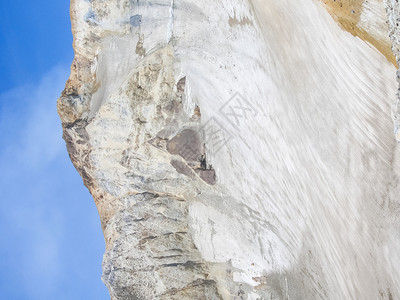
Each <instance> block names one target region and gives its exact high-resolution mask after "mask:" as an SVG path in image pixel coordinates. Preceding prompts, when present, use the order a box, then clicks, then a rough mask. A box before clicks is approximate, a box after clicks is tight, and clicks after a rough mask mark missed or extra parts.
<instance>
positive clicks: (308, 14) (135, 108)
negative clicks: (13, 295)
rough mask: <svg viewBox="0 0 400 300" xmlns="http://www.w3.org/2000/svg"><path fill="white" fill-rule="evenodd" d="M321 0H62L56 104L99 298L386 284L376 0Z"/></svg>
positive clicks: (395, 199)
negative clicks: (67, 39)
mask: <svg viewBox="0 0 400 300" xmlns="http://www.w3.org/2000/svg"><path fill="white" fill-rule="evenodd" d="M333 2H336V1H333ZM333 2H332V3H331V2H330V1H323V3H322V2H317V1H313V0H303V1H288V0H279V1H276V0H263V1H261V0H251V1H237V0H234V1H224V0H221V1H220V0H218V1H215V0H214V1H208V0H206V1H203V2H201V3H198V2H196V1H192V0H172V1H163V0H158V1H150V0H143V1H142V0H138V1H131V0H112V1H104V0H91V1H88V0H72V1H71V20H72V30H73V33H74V49H75V58H74V61H73V64H72V67H71V76H70V78H69V80H68V82H67V85H66V88H65V90H64V91H63V93H62V96H61V97H60V98H59V100H58V111H59V115H60V117H61V120H62V124H63V131H64V139H65V141H66V144H67V149H68V152H69V154H70V157H71V160H72V162H73V163H74V165H75V167H76V169H77V170H78V172H79V173H80V175H81V176H82V178H83V181H84V184H85V185H86V186H87V188H88V189H89V191H90V192H91V194H92V195H93V198H94V201H95V203H96V206H97V208H98V211H99V215H100V218H101V224H102V229H103V233H104V237H105V242H106V252H105V254H104V260H103V276H102V279H103V281H104V283H105V284H106V285H107V287H108V289H109V291H110V295H111V298H112V299H374V300H375V299H397V298H399V297H400V268H399V266H400V240H399V238H400V237H399V235H398V229H399V227H400V223H399V213H400V210H399V207H400V199H399V196H398V195H399V187H398V182H399V177H398V176H399V158H398V154H399V150H398V146H397V144H396V142H395V139H394V138H393V132H392V129H391V128H392V122H391V116H390V105H391V102H392V101H391V99H393V98H394V95H395V93H396V82H395V66H394V65H393V64H395V62H394V59H393V56H392V55H391V53H390V52H389V50H388V49H389V45H390V42H389V39H388V37H387V36H386V37H385V25H384V24H385V19H384V17H382V16H383V14H384V13H383V14H382V11H383V12H384V8H385V6H384V3H383V2H382V1H378V0H376V1H353V2H354V3H353V2H352V3H353V4H354V5H356V8H354V7H350V4H351V3H350V2H351V1H338V3H333ZM349 3H350V4H349ZM337 5H339V6H337ZM396 5H397V2H396V3H395V2H393V1H392V2H390V1H389V4H387V7H388V8H389V10H388V14H389V20H390V21H389V24H391V25H390V26H391V28H392V31H391V37H392V42H393V44H394V47H398V46H397V44H396V36H397V35H396V32H397V31H396V30H397V27H396V26H397V25H393V24H395V21H394V20H396V18H397V15H398V14H397V11H396V10H395V9H393V10H392V9H391V8H392V7H393V8H394V7H395V6H396ZM348 10H350V11H348ZM352 11H354V12H352ZM328 12H329V13H331V15H332V16H333V18H332V17H331V15H330V14H329V13H328ZM335 21H337V22H335ZM396 24H397V23H396ZM346 30H347V31H346ZM348 31H349V32H350V33H349V32H348ZM377 49H378V50H379V51H381V52H379V51H377ZM396 55H397V56H398V53H397V52H396ZM396 120H397V119H396V118H395V122H397V121H396Z"/></svg>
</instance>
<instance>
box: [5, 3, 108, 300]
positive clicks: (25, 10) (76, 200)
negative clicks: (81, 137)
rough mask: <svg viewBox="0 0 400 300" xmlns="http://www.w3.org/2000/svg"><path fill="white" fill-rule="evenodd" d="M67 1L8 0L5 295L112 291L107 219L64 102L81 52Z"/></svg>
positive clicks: (104, 295)
mask: <svg viewBox="0 0 400 300" xmlns="http://www.w3.org/2000/svg"><path fill="white" fill-rule="evenodd" d="M68 2H69V1H66V0H64V1H54V0H53V1H49V0H40V1H26V0H25V1H22V0H13V1H1V2H0V46H1V48H0V49H1V50H0V51H1V55H0V60H1V61H0V63H1V65H0V66H1V72H0V77H1V78H0V167H1V172H0V195H1V197H0V201H1V205H0V240H1V246H0V293H1V298H2V299H8V300H12V299H41V300H43V299H74V300H75V299H85V300H86V299H109V296H108V292H107V289H106V288H105V286H104V285H103V283H102V282H101V279H100V276H101V261H102V255H103V252H104V240H103V236H102V232H101V227H100V221H99V217H98V214H97V210H96V207H95V205H94V202H93V200H92V198H91V196H90V194H89V193H88V191H87V189H86V188H85V187H84V186H83V184H82V180H81V178H80V177H79V174H78V173H77V172H76V170H75V169H74V167H73V166H72V163H71V162H70V160H69V158H68V154H67V152H66V148H65V143H64V141H63V140H62V137H61V136H62V131H61V124H60V120H59V118H58V115H57V110H56V100H57V98H58V97H59V95H60V93H61V91H62V89H63V87H64V85H65V82H66V80H67V78H68V75H69V66H70V63H71V62H72V58H73V49H72V36H71V33H70V21H69V3H68Z"/></svg>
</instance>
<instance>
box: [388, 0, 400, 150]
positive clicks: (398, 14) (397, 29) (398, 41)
mask: <svg viewBox="0 0 400 300" xmlns="http://www.w3.org/2000/svg"><path fill="white" fill-rule="evenodd" d="M386 12H387V16H388V24H389V36H390V39H391V41H392V50H393V53H394V55H395V56H396V61H397V64H398V65H400V26H399V24H400V23H399V22H400V3H399V1H397V0H386ZM396 77H397V81H398V82H399V83H400V71H397V76H396ZM392 118H393V122H394V134H395V136H396V140H397V141H398V142H400V131H399V128H400V93H399V92H398V93H397V95H396V100H395V102H394V103H393V105H392Z"/></svg>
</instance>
